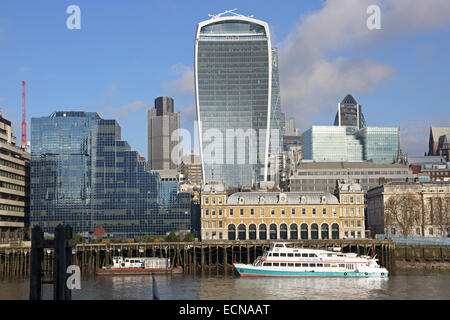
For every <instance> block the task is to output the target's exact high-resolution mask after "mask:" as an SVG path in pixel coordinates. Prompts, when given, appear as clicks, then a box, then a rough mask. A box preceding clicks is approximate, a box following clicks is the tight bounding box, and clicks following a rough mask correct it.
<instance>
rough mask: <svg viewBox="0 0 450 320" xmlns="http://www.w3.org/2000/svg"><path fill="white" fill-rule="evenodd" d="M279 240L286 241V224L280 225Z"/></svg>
mask: <svg viewBox="0 0 450 320" xmlns="http://www.w3.org/2000/svg"><path fill="white" fill-rule="evenodd" d="M280 239H282V240H287V224H286V223H282V224H280Z"/></svg>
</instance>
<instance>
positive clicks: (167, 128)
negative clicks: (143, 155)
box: [147, 97, 180, 170]
mask: <svg viewBox="0 0 450 320" xmlns="http://www.w3.org/2000/svg"><path fill="white" fill-rule="evenodd" d="M178 129H180V114H179V113H175V112H174V101H173V99H172V98H170V97H158V98H156V99H155V108H154V109H150V110H149V111H148V148H147V152H148V162H149V164H150V169H151V170H170V169H173V170H176V169H177V168H178V165H179V163H178V162H179V143H180V137H179V133H178V131H177V130H178Z"/></svg>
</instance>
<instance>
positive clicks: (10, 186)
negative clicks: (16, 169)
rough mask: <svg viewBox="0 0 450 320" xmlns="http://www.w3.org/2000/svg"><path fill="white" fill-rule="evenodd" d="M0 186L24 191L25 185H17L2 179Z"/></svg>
mask: <svg viewBox="0 0 450 320" xmlns="http://www.w3.org/2000/svg"><path fill="white" fill-rule="evenodd" d="M0 188H7V189H11V190H16V191H22V192H25V187H23V186H18V185H17V184H12V183H9V182H4V181H0Z"/></svg>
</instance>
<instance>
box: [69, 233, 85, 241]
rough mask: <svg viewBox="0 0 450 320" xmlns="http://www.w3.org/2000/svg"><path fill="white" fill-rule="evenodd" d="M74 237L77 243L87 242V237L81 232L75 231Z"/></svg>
mask: <svg viewBox="0 0 450 320" xmlns="http://www.w3.org/2000/svg"><path fill="white" fill-rule="evenodd" d="M72 239H74V240H75V241H76V242H77V243H85V242H86V239H84V238H83V236H82V235H81V234H79V233H73V234H72Z"/></svg>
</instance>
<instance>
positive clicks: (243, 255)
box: [0, 239, 450, 278]
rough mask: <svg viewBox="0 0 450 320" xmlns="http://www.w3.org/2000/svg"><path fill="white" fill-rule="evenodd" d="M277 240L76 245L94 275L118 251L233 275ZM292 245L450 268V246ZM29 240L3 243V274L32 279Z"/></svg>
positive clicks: (49, 267)
mask: <svg viewBox="0 0 450 320" xmlns="http://www.w3.org/2000/svg"><path fill="white" fill-rule="evenodd" d="M271 242H273V241H209V242H152V243H100V244H78V245H76V246H75V247H73V248H72V255H73V256H72V258H73V259H72V261H73V264H75V265H78V266H79V267H80V269H81V272H82V275H94V274H95V271H96V270H97V269H98V268H101V267H102V266H105V265H108V264H111V263H112V258H113V257H115V256H124V257H160V258H169V259H170V262H171V267H177V266H180V267H182V268H183V272H184V273H189V274H192V273H205V272H206V273H216V274H234V273H235V270H234V267H233V263H234V262H241V263H252V262H253V261H254V260H255V259H256V258H257V257H258V256H261V255H262V254H263V252H264V250H267V249H268V248H269V245H270V243H271ZM285 242H287V243H291V244H292V245H293V246H298V247H304V248H315V249H327V248H330V247H340V248H341V249H342V251H343V252H355V253H357V254H371V252H372V248H373V252H375V253H376V254H377V258H378V259H379V263H380V265H382V266H384V267H386V268H387V269H388V270H393V269H397V268H398V269H408V268H411V269H417V268H420V267H421V266H422V267H423V268H427V267H430V268H431V267H432V266H434V267H435V268H437V267H438V266H439V269H446V268H448V269H450V246H441V247H436V246H396V245H394V244H393V242H392V241H390V240H373V239H358V240H297V241H296V240H289V241H285ZM30 248H31V244H30V243H29V242H28V243H12V244H10V245H0V278H28V277H29V275H30V251H31V250H30ZM43 253H44V256H43V261H42V270H43V273H44V276H45V275H49V276H50V275H51V274H52V273H53V259H54V249H51V248H46V249H44V252H43Z"/></svg>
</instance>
